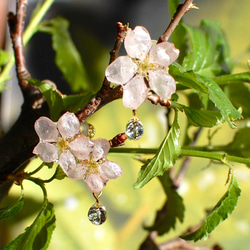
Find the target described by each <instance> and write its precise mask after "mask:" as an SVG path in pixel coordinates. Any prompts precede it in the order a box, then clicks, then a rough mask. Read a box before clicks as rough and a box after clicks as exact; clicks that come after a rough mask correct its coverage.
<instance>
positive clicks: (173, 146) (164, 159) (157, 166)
mask: <svg viewBox="0 0 250 250" xmlns="http://www.w3.org/2000/svg"><path fill="white" fill-rule="evenodd" d="M180 150H181V145H180V126H179V124H178V115H177V112H176V114H175V120H174V122H173V124H172V126H171V129H170V130H169V132H168V134H167V136H166V137H165V139H164V140H163V142H162V144H161V146H160V147H159V149H158V151H157V153H156V155H155V156H154V157H153V158H152V159H151V160H149V161H147V162H146V164H145V165H143V166H142V168H141V170H140V172H139V175H138V178H137V181H136V183H135V184H134V187H135V188H141V187H143V186H144V185H145V184H146V183H148V182H149V181H150V180H151V179H152V178H154V177H156V176H160V175H163V174H164V172H165V171H166V170H167V169H168V168H171V167H173V166H174V164H175V162H176V160H177V157H178V155H179V153H180Z"/></svg>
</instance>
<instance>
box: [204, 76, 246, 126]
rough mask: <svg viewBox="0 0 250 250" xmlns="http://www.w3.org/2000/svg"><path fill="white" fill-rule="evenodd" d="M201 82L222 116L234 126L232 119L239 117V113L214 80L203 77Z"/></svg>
mask: <svg viewBox="0 0 250 250" xmlns="http://www.w3.org/2000/svg"><path fill="white" fill-rule="evenodd" d="M203 82H204V84H205V86H206V87H207V89H208V94H209V99H210V100H211V101H212V102H213V103H214V104H215V106H216V107H217V108H218V109H219V110H220V112H221V114H222V116H223V117H224V118H225V120H226V121H227V122H228V123H229V125H230V126H231V127H232V128H235V127H236V126H235V124H234V122H233V121H235V120H237V119H241V118H242V116H241V113H240V112H239V111H238V110H236V109H235V107H234V106H233V105H232V103H231V102H230V101H229V99H228V98H227V97H226V95H225V94H224V92H223V91H222V89H221V88H220V87H219V86H218V85H217V84H216V83H215V82H214V81H212V80H209V79H204V78H203Z"/></svg>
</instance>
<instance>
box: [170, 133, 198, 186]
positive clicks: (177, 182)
mask: <svg viewBox="0 0 250 250" xmlns="http://www.w3.org/2000/svg"><path fill="white" fill-rule="evenodd" d="M201 131H202V128H199V129H198V130H197V131H196V132H195V133H194V137H193V140H192V143H191V145H190V146H194V145H195V143H196V142H197V139H198V137H199V135H200V133H201ZM190 161H191V158H190V156H187V157H185V159H184V161H183V163H182V165H181V168H180V170H179V172H178V173H177V175H176V177H173V178H172V180H173V183H174V186H175V187H176V188H178V187H179V186H180V184H181V182H182V180H183V178H184V176H185V173H186V171H187V169H188V166H189V164H190Z"/></svg>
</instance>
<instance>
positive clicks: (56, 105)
mask: <svg viewBox="0 0 250 250" xmlns="http://www.w3.org/2000/svg"><path fill="white" fill-rule="evenodd" d="M29 83H31V84H33V85H35V86H37V87H38V88H39V89H40V90H41V92H42V93H43V95H44V96H45V98H46V101H47V103H48V105H49V111H50V118H51V119H52V120H53V121H57V120H58V118H59V117H60V116H61V112H62V110H64V106H63V99H62V95H61V94H60V93H59V92H58V91H57V89H56V88H55V86H53V85H51V84H49V83H47V82H40V81H39V80H37V79H29Z"/></svg>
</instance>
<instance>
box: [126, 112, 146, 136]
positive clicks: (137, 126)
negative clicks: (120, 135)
mask: <svg viewBox="0 0 250 250" xmlns="http://www.w3.org/2000/svg"><path fill="white" fill-rule="evenodd" d="M136 113H137V110H136V109H135V110H133V117H132V118H131V119H130V120H129V121H128V123H127V125H126V128H125V134H126V136H127V137H128V139H130V140H139V139H140V138H141V137H142V135H143V129H144V128H143V124H142V123H141V121H140V120H139V119H138V118H137V117H136Z"/></svg>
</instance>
